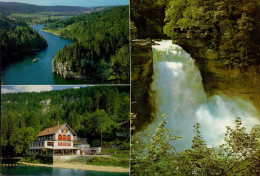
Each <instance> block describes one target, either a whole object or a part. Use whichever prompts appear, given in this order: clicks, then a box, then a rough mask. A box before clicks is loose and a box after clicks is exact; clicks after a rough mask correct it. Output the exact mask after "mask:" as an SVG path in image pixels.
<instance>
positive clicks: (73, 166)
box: [18, 162, 130, 173]
mask: <svg viewBox="0 0 260 176" xmlns="http://www.w3.org/2000/svg"><path fill="white" fill-rule="evenodd" d="M18 163H19V164H25V165H30V166H41V167H55V168H66V169H80V170H89V171H102V172H119V173H128V172H130V170H129V168H123V167H114V166H95V165H86V164H80V163H73V164H72V163H53V164H31V163H26V162H18Z"/></svg>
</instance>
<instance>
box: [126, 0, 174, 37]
mask: <svg viewBox="0 0 260 176" xmlns="http://www.w3.org/2000/svg"><path fill="white" fill-rule="evenodd" d="M168 1H169V0H131V1H130V4H131V6H130V8H131V13H130V15H131V17H130V18H131V21H132V28H136V37H137V38H148V37H149V38H162V37H165V35H164V34H163V26H164V18H165V14H164V11H165V8H166V5H167V4H168ZM132 37H133V36H132Z"/></svg>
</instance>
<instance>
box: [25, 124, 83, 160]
mask: <svg viewBox="0 0 260 176" xmlns="http://www.w3.org/2000/svg"><path fill="white" fill-rule="evenodd" d="M37 138H38V139H37V140H36V141H35V142H31V143H30V148H29V154H31V155H35V154H37V153H38V154H40V155H53V156H54V155H79V154H80V149H79V148H76V147H74V143H73V141H74V140H76V139H78V137H77V134H76V133H75V132H74V131H73V130H72V129H71V128H70V127H69V126H68V125H67V124H62V125H57V126H54V127H50V128H46V129H44V130H43V131H42V132H40V133H39V134H38V135H37Z"/></svg>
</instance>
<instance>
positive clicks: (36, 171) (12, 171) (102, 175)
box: [1, 166, 129, 176]
mask: <svg viewBox="0 0 260 176" xmlns="http://www.w3.org/2000/svg"><path fill="white" fill-rule="evenodd" d="M1 174H2V175H61V176H74V175H75V176H76V175H86V176H128V175H129V173H114V172H98V171H86V170H77V169H63V168H52V167H39V166H3V167H1Z"/></svg>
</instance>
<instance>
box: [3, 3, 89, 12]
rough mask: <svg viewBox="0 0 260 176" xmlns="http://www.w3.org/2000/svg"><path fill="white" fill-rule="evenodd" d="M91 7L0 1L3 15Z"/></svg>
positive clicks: (78, 10)
mask: <svg viewBox="0 0 260 176" xmlns="http://www.w3.org/2000/svg"><path fill="white" fill-rule="evenodd" d="M88 9H91V8H87V7H76V6H38V5H32V4H26V3H18V2H1V1H0V12H1V13H3V14H4V15H9V14H11V13H38V12H80V11H85V10H88Z"/></svg>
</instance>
